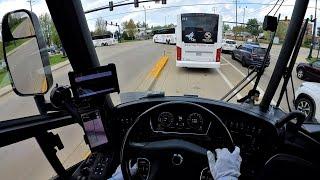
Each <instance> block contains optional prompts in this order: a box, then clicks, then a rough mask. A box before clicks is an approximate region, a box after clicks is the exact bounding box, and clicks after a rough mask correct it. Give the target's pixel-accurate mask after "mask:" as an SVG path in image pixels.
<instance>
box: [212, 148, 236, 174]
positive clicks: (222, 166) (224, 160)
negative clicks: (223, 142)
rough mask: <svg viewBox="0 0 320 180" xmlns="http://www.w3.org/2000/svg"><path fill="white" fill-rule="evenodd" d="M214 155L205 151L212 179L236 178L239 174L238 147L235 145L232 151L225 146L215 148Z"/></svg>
mask: <svg viewBox="0 0 320 180" xmlns="http://www.w3.org/2000/svg"><path fill="white" fill-rule="evenodd" d="M215 151H216V154H217V160H216V158H215V155H214V154H213V153H212V152H211V151H208V152H207V156H208V161H209V167H210V172H211V174H212V177H213V179H214V180H225V179H228V180H236V179H238V177H239V176H240V164H241V161H242V159H241V156H240V149H239V147H236V148H235V149H234V151H233V152H232V153H230V152H229V150H228V149H227V148H223V149H216V150H215Z"/></svg>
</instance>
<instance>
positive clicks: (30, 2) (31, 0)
mask: <svg viewBox="0 0 320 180" xmlns="http://www.w3.org/2000/svg"><path fill="white" fill-rule="evenodd" d="M27 2H28V3H29V4H30V10H31V12H32V3H33V2H34V1H33V0H28V1H27Z"/></svg>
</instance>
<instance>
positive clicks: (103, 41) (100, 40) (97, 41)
mask: <svg viewBox="0 0 320 180" xmlns="http://www.w3.org/2000/svg"><path fill="white" fill-rule="evenodd" d="M92 42H93V45H94V46H95V47H98V46H110V45H114V44H116V43H118V38H117V37H116V36H115V35H114V34H105V35H97V36H92Z"/></svg>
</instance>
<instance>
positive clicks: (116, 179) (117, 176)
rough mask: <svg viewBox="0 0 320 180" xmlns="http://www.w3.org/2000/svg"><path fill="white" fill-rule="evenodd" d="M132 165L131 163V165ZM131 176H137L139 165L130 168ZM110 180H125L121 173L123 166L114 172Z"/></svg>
mask: <svg viewBox="0 0 320 180" xmlns="http://www.w3.org/2000/svg"><path fill="white" fill-rule="evenodd" d="M129 164H130V163H129ZM129 169H130V174H131V176H133V175H135V174H136V173H137V170H138V165H137V163H136V164H134V165H133V166H132V167H129ZM108 180H123V175H122V171H121V165H119V166H118V167H117V169H116V172H114V173H113V174H112V176H111V178H109V179H108Z"/></svg>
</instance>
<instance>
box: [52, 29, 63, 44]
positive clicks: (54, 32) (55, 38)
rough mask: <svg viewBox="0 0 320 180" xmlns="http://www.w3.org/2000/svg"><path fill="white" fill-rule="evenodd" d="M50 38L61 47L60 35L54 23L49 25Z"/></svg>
mask: <svg viewBox="0 0 320 180" xmlns="http://www.w3.org/2000/svg"><path fill="white" fill-rule="evenodd" d="M51 40H52V43H53V44H55V45H56V46H58V47H62V45H61V40H60V37H59V35H58V32H57V29H56V28H55V26H54V25H52V26H51Z"/></svg>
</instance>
